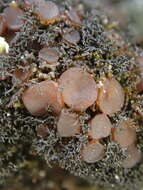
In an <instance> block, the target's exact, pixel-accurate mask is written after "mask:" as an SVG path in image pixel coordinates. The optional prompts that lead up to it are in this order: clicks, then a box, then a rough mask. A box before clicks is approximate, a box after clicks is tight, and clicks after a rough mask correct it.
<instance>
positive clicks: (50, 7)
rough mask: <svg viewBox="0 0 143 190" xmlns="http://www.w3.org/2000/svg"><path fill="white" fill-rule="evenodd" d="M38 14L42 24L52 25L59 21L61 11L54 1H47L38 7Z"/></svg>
mask: <svg viewBox="0 0 143 190" xmlns="http://www.w3.org/2000/svg"><path fill="white" fill-rule="evenodd" d="M36 14H37V16H38V17H39V19H40V22H41V24H44V25H47V24H52V23H54V22H55V21H57V20H59V16H60V11H59V8H58V6H57V5H56V4H55V3H53V2H52V1H46V2H43V3H40V5H38V7H37V10H36Z"/></svg>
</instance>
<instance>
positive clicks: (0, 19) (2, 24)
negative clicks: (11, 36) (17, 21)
mask: <svg viewBox="0 0 143 190" xmlns="http://www.w3.org/2000/svg"><path fill="white" fill-rule="evenodd" d="M6 29H7V23H6V18H5V16H4V15H3V14H1V15H0V35H3V34H4V33H5V31H6Z"/></svg>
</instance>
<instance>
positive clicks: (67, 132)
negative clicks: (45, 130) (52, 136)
mask: <svg viewBox="0 0 143 190" xmlns="http://www.w3.org/2000/svg"><path fill="white" fill-rule="evenodd" d="M79 129H80V123H79V118H78V115H77V114H76V113H71V112H69V111H68V110H62V112H61V114H60V117H59V121H58V123H57V130H58V133H59V135H60V136H61V137H72V136H75V135H76V134H77V133H78V132H79Z"/></svg>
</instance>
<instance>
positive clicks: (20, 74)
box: [13, 68, 31, 82]
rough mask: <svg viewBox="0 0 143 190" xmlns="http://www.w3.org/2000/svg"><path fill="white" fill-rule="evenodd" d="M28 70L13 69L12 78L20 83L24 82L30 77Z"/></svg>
mask: <svg viewBox="0 0 143 190" xmlns="http://www.w3.org/2000/svg"><path fill="white" fill-rule="evenodd" d="M30 73H31V72H30V70H29V69H26V68H25V69H24V68H23V69H22V68H21V69H15V70H14V73H13V74H14V77H15V78H16V79H17V80H18V81H20V82H26V81H27V80H28V79H29V77H30Z"/></svg>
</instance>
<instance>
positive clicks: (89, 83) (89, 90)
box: [59, 67, 98, 111]
mask: <svg viewBox="0 0 143 190" xmlns="http://www.w3.org/2000/svg"><path fill="white" fill-rule="evenodd" d="M59 84H60V88H61V92H62V96H63V100H64V102H65V103H66V104H67V105H68V106H69V107H70V108H72V109H73V110H75V111H84V110H86V109H87V108H88V107H89V106H91V105H92V104H94V102H95V101H96V99H97V93H98V89H97V85H96V82H95V81H94V79H93V78H92V76H91V75H90V74H89V73H87V72H86V71H83V70H82V69H80V68H76V67H74V68H70V69H68V70H67V71H65V72H64V73H63V74H62V75H61V77H60V79H59Z"/></svg>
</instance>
